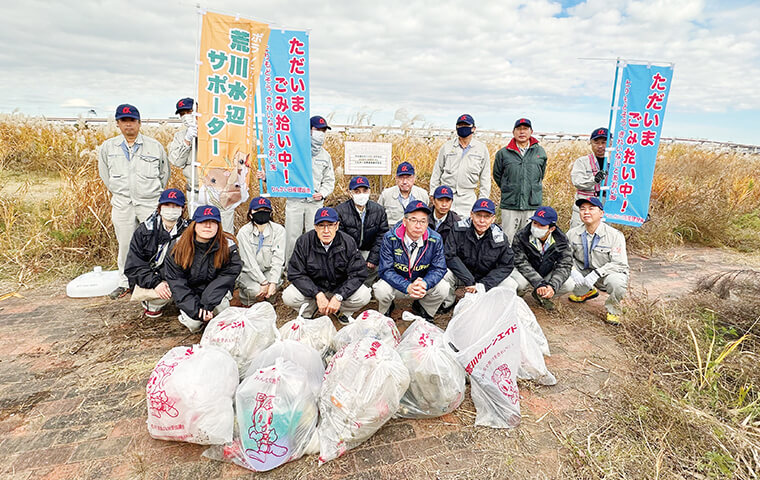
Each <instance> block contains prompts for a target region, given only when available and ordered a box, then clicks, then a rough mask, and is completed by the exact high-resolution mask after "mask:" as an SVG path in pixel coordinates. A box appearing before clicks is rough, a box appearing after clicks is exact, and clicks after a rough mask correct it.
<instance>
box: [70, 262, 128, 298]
mask: <svg viewBox="0 0 760 480" xmlns="http://www.w3.org/2000/svg"><path fill="white" fill-rule="evenodd" d="M118 286H119V271H118V270H112V271H107V272H104V271H103V269H102V268H101V267H95V268H94V269H93V271H92V272H87V273H85V274H82V275H80V276H78V277H77V278H75V279H74V280H72V281H70V282H69V284H68V285H66V295H68V296H69V297H73V298H85V297H100V296H103V295H108V294H109V293H111V292H112V291H114V290H115V289H116V287H118Z"/></svg>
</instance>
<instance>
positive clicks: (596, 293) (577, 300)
mask: <svg viewBox="0 0 760 480" xmlns="http://www.w3.org/2000/svg"><path fill="white" fill-rule="evenodd" d="M598 296H599V291H598V290H597V289H596V288H592V289H591V290H589V291H588V292H586V293H584V294H583V295H581V296H580V297H579V296H578V295H569V296H568V297H567V299H568V300H570V301H571V302H573V303H583V302H585V301H586V300H591V299H592V298H596V297H598Z"/></svg>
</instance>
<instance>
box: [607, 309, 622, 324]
mask: <svg viewBox="0 0 760 480" xmlns="http://www.w3.org/2000/svg"><path fill="white" fill-rule="evenodd" d="M604 321H605V322H606V323H609V324H610V325H615V326H618V325H620V315H615V314H614V313H609V312H607V316H606V317H605V319H604Z"/></svg>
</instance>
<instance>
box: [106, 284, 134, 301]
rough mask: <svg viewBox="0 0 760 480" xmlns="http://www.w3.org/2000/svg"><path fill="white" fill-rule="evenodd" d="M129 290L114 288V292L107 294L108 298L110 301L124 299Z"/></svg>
mask: <svg viewBox="0 0 760 480" xmlns="http://www.w3.org/2000/svg"><path fill="white" fill-rule="evenodd" d="M129 292H131V290H130V289H129V288H127V287H116V290H114V291H113V292H111V293H109V294H108V298H110V299H111V300H118V299H119V298H123V297H126V296H127V294H128V293H129Z"/></svg>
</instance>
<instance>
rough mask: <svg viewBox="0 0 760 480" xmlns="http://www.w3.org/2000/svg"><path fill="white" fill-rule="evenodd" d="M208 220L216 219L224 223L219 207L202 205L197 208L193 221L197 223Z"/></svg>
mask: <svg viewBox="0 0 760 480" xmlns="http://www.w3.org/2000/svg"><path fill="white" fill-rule="evenodd" d="M206 220H216V221H217V222H219V223H222V216H221V215H220V214H219V209H218V208H216V207H215V206H213V205H201V206H200V207H198V208H196V209H195V213H193V221H194V222H195V223H200V222H205V221H206Z"/></svg>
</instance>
